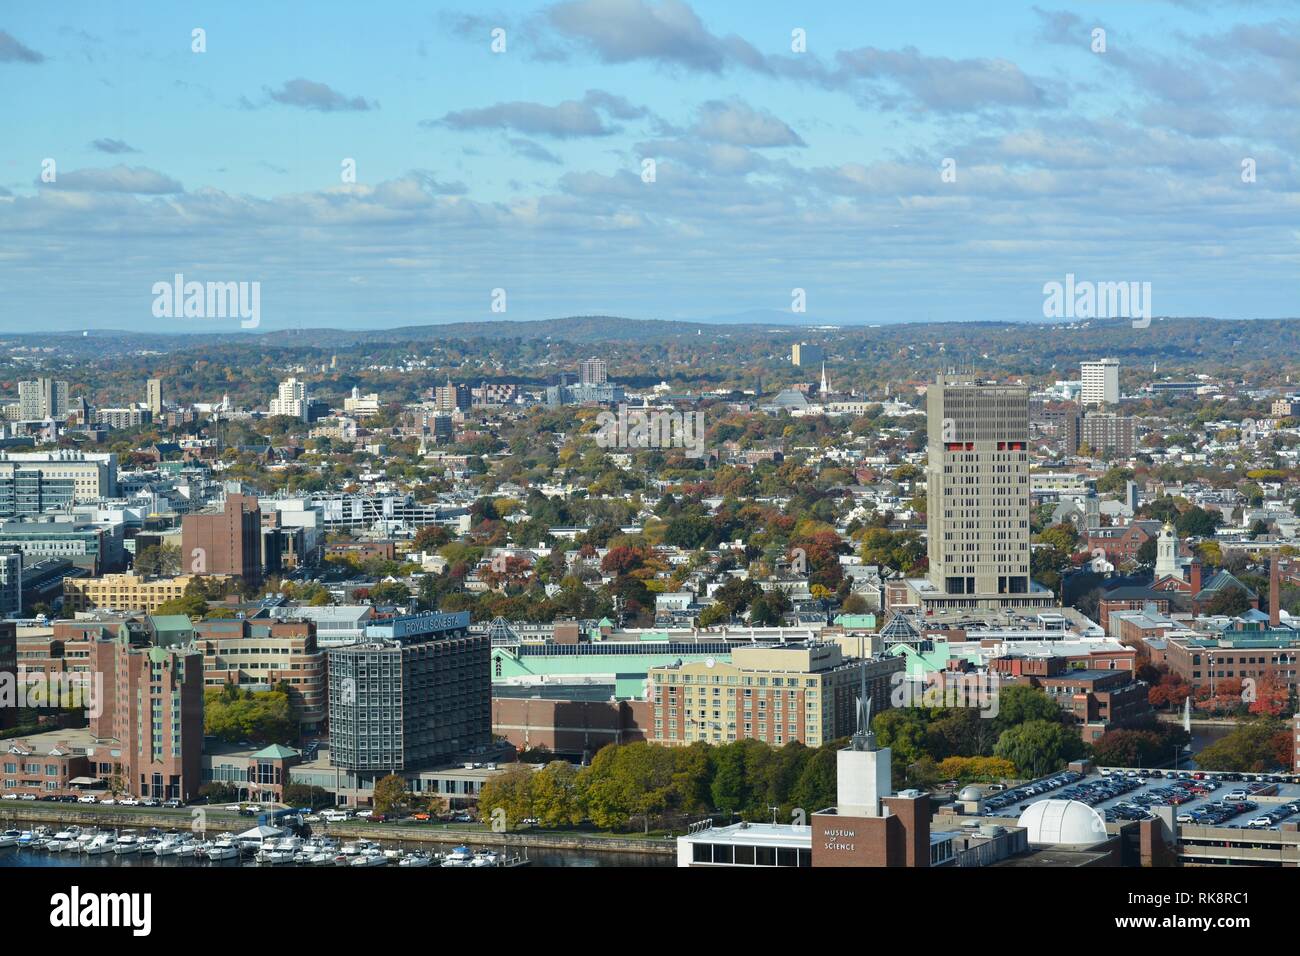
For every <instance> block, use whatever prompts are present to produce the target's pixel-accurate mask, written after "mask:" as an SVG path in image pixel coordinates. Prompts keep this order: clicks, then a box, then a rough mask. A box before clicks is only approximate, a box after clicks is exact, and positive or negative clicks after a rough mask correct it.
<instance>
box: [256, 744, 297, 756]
mask: <svg viewBox="0 0 1300 956" xmlns="http://www.w3.org/2000/svg"><path fill="white" fill-rule="evenodd" d="M253 756H254V757H263V758H266V759H268V760H285V759H287V758H289V757H296V756H298V751H296V750H293V749H292V748H289V747H282V746H280V745H279V744H271V746H269V747H263V748H262V749H261V750H259V751H258V752H257V753H255V754H253Z"/></svg>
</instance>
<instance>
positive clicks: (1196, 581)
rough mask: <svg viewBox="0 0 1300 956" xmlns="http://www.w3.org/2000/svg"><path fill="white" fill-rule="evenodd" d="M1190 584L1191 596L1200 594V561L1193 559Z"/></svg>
mask: <svg viewBox="0 0 1300 956" xmlns="http://www.w3.org/2000/svg"><path fill="white" fill-rule="evenodd" d="M1191 585H1192V596H1193V597H1195V596H1196V595H1197V594H1200V593H1201V562H1200V561H1193V562H1192V580H1191Z"/></svg>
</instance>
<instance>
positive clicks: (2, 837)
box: [0, 830, 22, 849]
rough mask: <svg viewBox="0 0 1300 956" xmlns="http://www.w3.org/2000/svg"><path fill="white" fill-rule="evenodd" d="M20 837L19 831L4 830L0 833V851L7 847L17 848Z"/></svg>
mask: <svg viewBox="0 0 1300 956" xmlns="http://www.w3.org/2000/svg"><path fill="white" fill-rule="evenodd" d="M20 836H22V832H21V831H19V830H5V831H4V832H3V833H0V849H3V848H4V847H7V846H17V845H18V838H19V837H20Z"/></svg>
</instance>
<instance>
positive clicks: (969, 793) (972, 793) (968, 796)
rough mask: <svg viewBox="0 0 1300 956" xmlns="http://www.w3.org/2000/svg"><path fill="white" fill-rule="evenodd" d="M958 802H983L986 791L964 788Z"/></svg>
mask: <svg viewBox="0 0 1300 956" xmlns="http://www.w3.org/2000/svg"><path fill="white" fill-rule="evenodd" d="M957 799H958V800H983V799H984V791H983V790H981V789H980V788H979V787H976V786H973V785H972V786H969V787H962V788H961V793H959V794H957Z"/></svg>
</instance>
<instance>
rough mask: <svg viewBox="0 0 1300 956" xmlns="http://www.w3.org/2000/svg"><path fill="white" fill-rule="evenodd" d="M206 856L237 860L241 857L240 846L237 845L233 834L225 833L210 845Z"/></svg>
mask: <svg viewBox="0 0 1300 956" xmlns="http://www.w3.org/2000/svg"><path fill="white" fill-rule="evenodd" d="M204 856H206V857H207V858H208V859H209V860H236V859H238V858H239V847H238V846H236V845H235V838H234V837H233V836H231V835H230V834H229V833H223V834H221V836H219V837H217V839H216V842H214V843H213V844H212V845H211V846H209V847H208V849H207V852H206V853H204Z"/></svg>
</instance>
